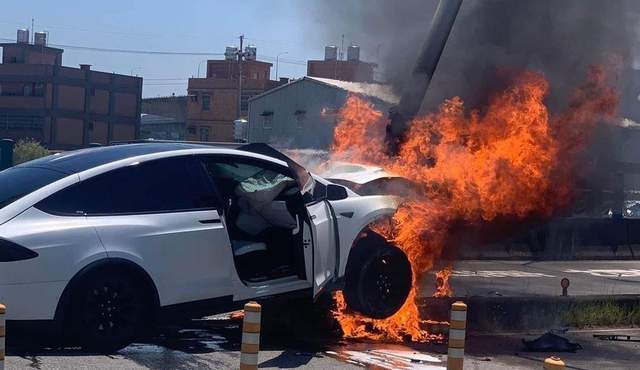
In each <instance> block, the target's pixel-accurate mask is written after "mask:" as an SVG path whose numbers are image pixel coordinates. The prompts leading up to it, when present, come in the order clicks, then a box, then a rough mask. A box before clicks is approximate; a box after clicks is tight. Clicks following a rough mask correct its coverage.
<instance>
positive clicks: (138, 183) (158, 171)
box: [38, 157, 219, 216]
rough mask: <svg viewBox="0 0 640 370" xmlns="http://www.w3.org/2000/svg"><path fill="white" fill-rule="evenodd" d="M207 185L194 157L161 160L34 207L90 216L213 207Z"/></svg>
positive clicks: (129, 168)
mask: <svg viewBox="0 0 640 370" xmlns="http://www.w3.org/2000/svg"><path fill="white" fill-rule="evenodd" d="M208 181H209V180H208V178H207V177H206V175H205V174H204V173H203V172H202V171H201V170H200V167H199V166H198V165H197V163H196V162H195V161H194V160H193V159H192V157H176V158H167V159H160V160H154V161H149V162H143V163H140V164H135V165H130V166H127V167H123V168H119V169H116V170H113V171H110V172H107V173H105V174H101V175H98V176H95V177H92V178H90V179H88V180H85V181H82V182H80V183H78V184H76V185H75V186H72V187H69V188H67V189H65V190H63V191H60V192H58V193H56V194H54V195H53V196H51V197H49V198H47V199H46V200H44V201H43V202H41V203H40V204H38V208H40V209H42V210H45V211H47V212H50V213H54V214H66V215H71V214H87V215H89V216H91V215H117V214H136V213H159V212H178V211H187V210H200V209H213V208H217V207H218V205H219V203H218V201H217V198H216V197H215V194H214V192H213V189H212V186H210V184H209V183H208Z"/></svg>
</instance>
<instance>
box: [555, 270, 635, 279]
mask: <svg viewBox="0 0 640 370" xmlns="http://www.w3.org/2000/svg"><path fill="white" fill-rule="evenodd" d="M564 272H566V273H571V274H589V275H591V276H598V277H640V270H637V269H626V270H600V269H595V270H575V269H569V270H564Z"/></svg>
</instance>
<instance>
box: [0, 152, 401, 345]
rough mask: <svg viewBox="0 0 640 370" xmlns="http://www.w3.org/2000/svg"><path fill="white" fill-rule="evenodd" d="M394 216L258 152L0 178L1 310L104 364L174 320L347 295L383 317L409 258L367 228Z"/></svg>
mask: <svg viewBox="0 0 640 370" xmlns="http://www.w3.org/2000/svg"><path fill="white" fill-rule="evenodd" d="M396 207H397V199H396V198H395V197H393V196H359V195H358V194H356V193H354V192H353V191H351V190H349V189H347V188H345V187H343V186H341V185H337V184H333V183H331V182H329V181H327V180H325V179H323V178H322V177H320V176H317V175H313V174H310V173H309V172H308V171H307V170H306V169H305V168H303V167H301V166H300V165H298V164H297V163H295V162H294V161H292V160H291V159H289V158H288V157H286V156H285V155H283V154H282V153H280V152H278V151H276V150H275V149H273V148H271V147H269V146H267V145H264V144H249V145H246V146H243V147H239V148H237V149H231V148H227V147H211V146H205V145H196V144H187V143H160V142H158V143H139V144H126V145H115V146H106V147H98V148H90V149H82V150H77V151H71V152H66V153H60V154H56V155H52V156H48V157H45V158H41V159H37V160H34V161H31V162H27V163H24V164H21V165H19V166H16V167H12V168H10V169H7V170H5V171H2V172H0V302H2V303H3V304H5V305H6V306H7V307H8V311H7V320H10V324H11V323H14V324H23V325H28V324H36V325H38V326H44V325H45V324H53V327H54V328H60V330H63V331H64V333H65V336H68V337H69V338H73V339H74V340H76V341H77V343H79V344H81V345H82V346H84V347H85V348H87V349H91V350H97V351H101V352H113V351H116V350H118V349H120V348H123V347H124V346H126V345H128V344H129V343H131V342H132V341H133V340H134V339H135V338H136V337H138V336H139V335H140V334H141V333H142V332H143V330H144V329H145V328H148V327H150V326H151V325H152V324H153V322H155V321H156V320H159V319H163V318H166V317H168V316H176V315H178V316H180V317H183V316H187V317H190V316H195V315H198V316H204V315H205V314H214V313H219V312H226V311H229V310H231V309H235V308H237V307H238V306H239V305H240V304H241V303H242V302H245V301H247V300H250V299H260V298H266V297H272V296H277V295H281V294H290V293H293V292H302V293H303V294H308V297H309V299H312V298H315V297H317V296H318V295H319V294H321V293H322V292H329V291H334V290H339V289H343V290H344V294H345V297H346V301H347V304H348V305H349V307H350V308H351V309H352V310H354V311H357V312H360V313H362V314H364V315H368V316H371V317H375V318H384V317H388V316H390V315H392V314H393V313H394V312H396V311H397V310H398V309H399V308H400V307H401V306H402V304H403V303H404V301H405V299H406V297H407V295H408V292H409V289H410V284H411V268H410V265H409V262H408V260H407V257H406V256H405V254H404V253H403V252H402V251H401V250H400V249H398V248H397V247H396V246H393V245H391V244H390V243H388V242H387V241H386V240H385V239H384V238H382V237H381V236H380V235H377V234H375V233H373V232H372V231H371V230H369V229H368V226H369V225H371V223H372V222H375V221H376V220H377V219H379V218H381V217H389V216H390V215H392V214H393V213H394V211H395V209H396Z"/></svg>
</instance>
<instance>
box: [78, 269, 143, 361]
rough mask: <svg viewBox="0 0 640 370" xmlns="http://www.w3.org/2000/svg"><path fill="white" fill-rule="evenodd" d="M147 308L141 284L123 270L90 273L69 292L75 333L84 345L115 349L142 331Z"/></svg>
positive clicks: (131, 340) (102, 349) (94, 348)
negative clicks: (71, 292)
mask: <svg viewBox="0 0 640 370" xmlns="http://www.w3.org/2000/svg"><path fill="white" fill-rule="evenodd" d="M151 308H152V306H151V300H150V299H149V294H148V292H145V290H144V286H143V284H141V283H140V281H139V279H135V278H134V277H133V276H131V275H130V274H128V273H127V272H126V271H119V270H118V269H108V270H104V271H101V272H95V273H92V274H91V275H89V276H88V277H87V278H85V279H83V281H81V282H80V283H79V284H78V286H77V288H76V289H75V290H74V292H73V294H72V307H71V321H72V325H73V330H74V334H75V337H76V339H78V340H79V341H80V345H81V346H82V347H83V348H84V349H87V350H91V351H97V352H101V353H113V352H116V351H118V350H120V349H122V348H124V347H126V346H127V345H129V344H130V343H132V342H133V340H134V339H135V338H136V337H137V336H139V335H141V334H142V333H143V330H144V328H145V327H146V324H149V323H150V320H149V313H150V310H151Z"/></svg>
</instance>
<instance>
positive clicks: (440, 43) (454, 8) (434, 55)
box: [387, 0, 462, 154]
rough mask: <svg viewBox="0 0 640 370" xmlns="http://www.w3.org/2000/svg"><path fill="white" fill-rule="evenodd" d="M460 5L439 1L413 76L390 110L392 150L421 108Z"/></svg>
mask: <svg viewBox="0 0 640 370" xmlns="http://www.w3.org/2000/svg"><path fill="white" fill-rule="evenodd" d="M461 5H462V0H440V3H439V4H438V8H437V9H436V13H435V15H434V16H433V20H432V22H431V29H430V30H429V33H428V35H427V40H426V42H425V43H424V46H423V47H422V50H421V52H420V55H419V56H418V59H417V61H416V64H415V67H414V69H413V73H412V75H411V80H410V81H409V83H407V84H406V86H405V88H404V91H403V92H402V96H401V97H400V102H399V103H398V106H397V108H396V110H395V112H393V114H390V116H391V117H390V118H391V122H390V125H389V126H388V127H387V143H388V145H389V147H390V148H389V149H390V152H391V153H393V154H395V151H396V150H397V144H398V142H399V141H401V140H402V137H403V136H404V133H405V131H406V127H407V124H408V122H409V121H410V120H411V119H413V117H414V116H415V115H416V114H417V113H418V111H419V110H420V106H421V105H422V100H423V99H424V97H425V94H426V92H427V88H428V87H429V83H430V82H431V78H432V77H433V74H434V73H435V71H436V67H437V66H438V62H439V61H440V56H441V55H442V51H443V50H444V46H445V44H446V43H447V39H448V38H449V34H450V33H451V29H452V28H453V24H454V22H455V20H456V17H457V15H458V11H459V10H460V6H461Z"/></svg>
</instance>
